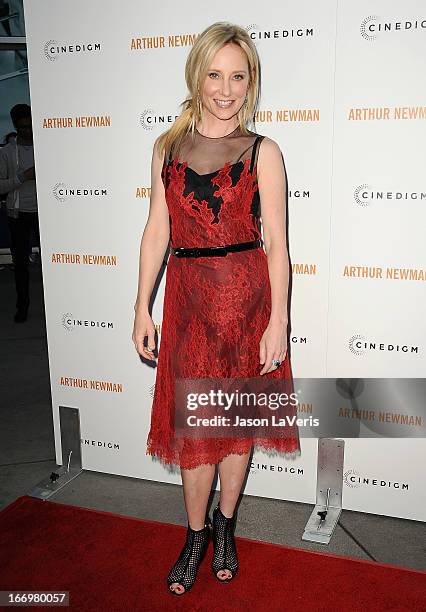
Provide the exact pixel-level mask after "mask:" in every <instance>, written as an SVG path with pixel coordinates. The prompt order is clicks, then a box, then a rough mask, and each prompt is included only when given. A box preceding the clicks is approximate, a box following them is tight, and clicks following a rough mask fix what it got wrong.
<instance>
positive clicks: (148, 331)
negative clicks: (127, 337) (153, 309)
mask: <svg viewBox="0 0 426 612" xmlns="http://www.w3.org/2000/svg"><path fill="white" fill-rule="evenodd" d="M146 336H148V342H147V346H144V340H145V338H146ZM132 340H133V342H134V345H135V348H136V350H137V352H138V353H139V355H142V357H145V358H146V359H149V360H151V361H153V360H154V359H155V356H154V353H153V351H154V349H155V327H154V322H153V320H152V318H151V317H150V315H149V313H148V312H145V311H140V310H136V314H135V322H134V325H133V333H132Z"/></svg>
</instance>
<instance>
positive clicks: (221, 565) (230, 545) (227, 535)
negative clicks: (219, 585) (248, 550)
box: [212, 504, 238, 582]
mask: <svg viewBox="0 0 426 612" xmlns="http://www.w3.org/2000/svg"><path fill="white" fill-rule="evenodd" d="M234 529H235V512H234V514H233V515H232V517H230V518H228V517H227V516H225V515H224V514H222V512H221V510H220V507H219V504H218V505H217V506H216V508H215V509H214V510H213V560H212V570H213V573H214V575H215V576H216V578H217V579H218V580H219V582H229V581H230V580H232V579H233V578H235V576H236V574H237V571H238V557H237V549H236V546H235V539H234ZM221 570H229V571H230V572H232V576H231V578H219V576H218V575H217V574H218V572H220V571H221Z"/></svg>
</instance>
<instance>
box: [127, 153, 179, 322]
mask: <svg viewBox="0 0 426 612" xmlns="http://www.w3.org/2000/svg"><path fill="white" fill-rule="evenodd" d="M162 166H163V159H162V158H161V157H160V156H159V153H158V148H157V141H155V143H154V147H153V151H152V162H151V198H150V206H149V215H148V220H147V222H146V225H145V229H144V231H143V234H142V238H141V245H140V257H139V281H138V292H137V297H136V303H135V311H143V312H148V306H149V301H150V299H151V293H152V290H153V288H154V284H155V281H156V279H157V276H158V273H159V271H160V268H161V265H162V262H163V259H164V254H165V252H166V249H167V245H168V243H169V238H170V225H169V211H168V208H167V204H166V197H165V192H164V185H163V181H162V179H161V169H162Z"/></svg>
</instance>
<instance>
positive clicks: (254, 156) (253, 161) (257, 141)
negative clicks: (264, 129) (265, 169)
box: [250, 136, 264, 172]
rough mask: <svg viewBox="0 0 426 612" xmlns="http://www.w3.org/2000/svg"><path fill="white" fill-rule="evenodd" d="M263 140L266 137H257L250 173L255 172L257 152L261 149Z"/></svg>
mask: <svg viewBox="0 0 426 612" xmlns="http://www.w3.org/2000/svg"><path fill="white" fill-rule="evenodd" d="M263 138H264V136H257V137H256V140H255V141H254V144H253V151H252V154H251V161H250V172H253V169H254V164H255V163H256V161H257V156H256V153H257V150H258V148H259V147H258V145H259V143H260V142H261V141H262V140H263Z"/></svg>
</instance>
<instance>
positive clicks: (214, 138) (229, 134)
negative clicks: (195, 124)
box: [195, 125, 240, 140]
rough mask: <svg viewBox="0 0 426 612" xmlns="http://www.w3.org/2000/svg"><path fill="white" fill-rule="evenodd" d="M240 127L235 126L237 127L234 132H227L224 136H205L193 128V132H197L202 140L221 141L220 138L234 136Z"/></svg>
mask: <svg viewBox="0 0 426 612" xmlns="http://www.w3.org/2000/svg"><path fill="white" fill-rule="evenodd" d="M239 127H240V126H239V125H237V127H236V128H235V130H232V132H228V134H225V135H224V136H206V135H205V134H201V132H199V131H198V129H197V128H195V131H196V132H197V134H199V135H200V136H201V137H202V138H208V139H209V140H222V138H226V137H227V136H231V135H232V134H234V133H235V132H236V131H237V130H238V128H239Z"/></svg>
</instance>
